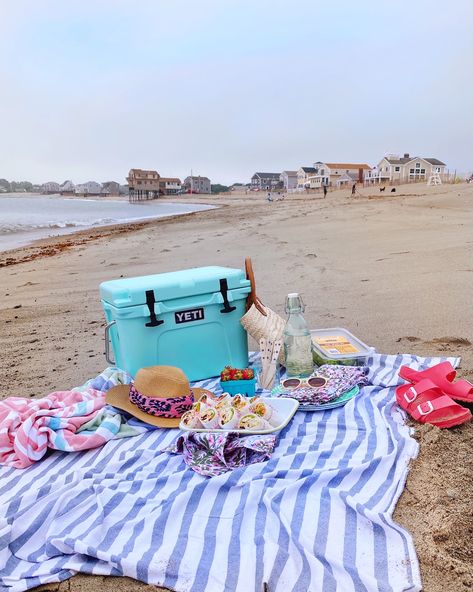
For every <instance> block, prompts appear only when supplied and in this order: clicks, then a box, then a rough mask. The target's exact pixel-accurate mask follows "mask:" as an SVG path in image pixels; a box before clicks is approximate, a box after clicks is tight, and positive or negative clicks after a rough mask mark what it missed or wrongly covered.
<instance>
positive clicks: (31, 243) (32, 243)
mask: <svg viewBox="0 0 473 592" xmlns="http://www.w3.org/2000/svg"><path fill="white" fill-rule="evenodd" d="M72 199H75V200H76V199H77V198H72ZM80 201H99V200H80ZM109 201H112V200H109ZM150 201H151V200H150ZM126 203H128V200H127V202H126ZM155 203H157V204H167V205H171V206H187V207H190V208H192V207H193V206H205V209H197V210H193V211H187V212H182V213H179V212H178V213H175V214H164V215H159V214H157V215H150V216H143V217H137V218H129V219H126V218H125V219H123V220H121V221H117V222H115V223H111V224H110V223H105V224H92V225H87V224H84V225H69V226H68V225H67V223H66V225H65V226H58V227H47V228H46V227H44V228H31V230H26V231H20V232H17V233H14V232H12V233H10V234H6V235H3V236H12V235H15V234H18V235H20V234H21V236H22V237H24V240H25V242H24V244H18V245H16V246H14V247H12V248H6V249H4V248H1V247H0V267H2V259H3V258H4V257H5V256H9V255H14V254H15V253H16V252H17V251H22V250H25V249H29V248H42V247H45V246H52V245H54V244H55V243H61V242H63V241H64V239H66V237H71V236H76V235H79V236H82V235H90V240H92V237H93V236H94V235H95V234H96V233H99V234H100V232H101V231H105V232H107V233H110V231H111V230H118V229H120V228H122V227H127V226H133V228H134V229H136V228H138V227H141V226H143V225H146V224H149V223H156V222H159V221H166V220H170V219H172V218H179V217H182V216H189V215H192V214H198V213H201V212H209V211H212V210H213V209H216V208H218V207H219V206H218V205H215V204H210V203H205V202H197V201H192V202H187V203H179V202H176V201H173V200H160V201H159V202H158V201H157V200H155ZM43 230H45V231H46V230H47V231H48V232H49V231H53V230H54V231H55V232H56V231H57V232H58V234H54V235H52V236H36V237H33V236H31V237H28V234H31V235H35V234H37V233H38V232H41V231H43ZM123 231H124V230H123Z"/></svg>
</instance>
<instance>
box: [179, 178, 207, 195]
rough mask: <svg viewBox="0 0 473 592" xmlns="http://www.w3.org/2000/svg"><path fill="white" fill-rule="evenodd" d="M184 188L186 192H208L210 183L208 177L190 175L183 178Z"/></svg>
mask: <svg viewBox="0 0 473 592" xmlns="http://www.w3.org/2000/svg"><path fill="white" fill-rule="evenodd" d="M184 189H185V191H187V192H188V193H210V192H211V183H210V179H209V178H208V177H201V176H200V175H199V176H195V175H190V176H189V177H186V178H185V179H184Z"/></svg>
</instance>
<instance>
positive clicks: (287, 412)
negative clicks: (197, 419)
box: [179, 397, 299, 436]
mask: <svg viewBox="0 0 473 592" xmlns="http://www.w3.org/2000/svg"><path fill="white" fill-rule="evenodd" d="M267 401H268V404H269V405H271V407H273V409H274V410H275V411H277V412H278V414H279V415H280V416H281V418H282V420H281V423H280V425H278V426H274V427H271V428H269V429H266V430H222V429H207V428H188V427H187V426H184V425H182V422H181V423H180V424H179V429H180V430H183V431H185V432H203V433H207V432H219V433H220V432H221V433H229V432H232V433H234V434H244V435H245V436H253V435H255V434H274V432H279V430H282V429H283V428H285V427H286V426H287V424H288V423H289V422H290V421H291V419H292V418H293V416H294V413H295V412H296V411H297V408H298V407H299V401H296V400H295V399H276V398H272V397H271V398H270V397H267Z"/></svg>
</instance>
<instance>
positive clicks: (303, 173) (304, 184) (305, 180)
mask: <svg viewBox="0 0 473 592" xmlns="http://www.w3.org/2000/svg"><path fill="white" fill-rule="evenodd" d="M316 174H317V171H316V170H315V167H301V168H300V169H299V170H298V171H297V188H298V189H308V188H309V186H310V177H314V176H315V175H316Z"/></svg>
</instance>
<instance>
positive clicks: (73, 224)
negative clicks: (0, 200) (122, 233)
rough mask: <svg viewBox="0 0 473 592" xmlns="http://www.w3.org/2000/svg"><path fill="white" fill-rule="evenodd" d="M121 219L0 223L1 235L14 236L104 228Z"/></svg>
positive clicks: (117, 222)
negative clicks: (24, 233) (48, 231)
mask: <svg viewBox="0 0 473 592" xmlns="http://www.w3.org/2000/svg"><path fill="white" fill-rule="evenodd" d="M120 222H122V220H121V219H119V218H100V219H99V220H81V221H77V220H70V221H67V222H39V223H34V224H22V223H14V224H2V223H0V234H14V233H18V232H31V231H34V230H48V229H50V230H55V229H61V228H84V227H88V228H90V227H92V226H104V225H107V224H119V223H120Z"/></svg>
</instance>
